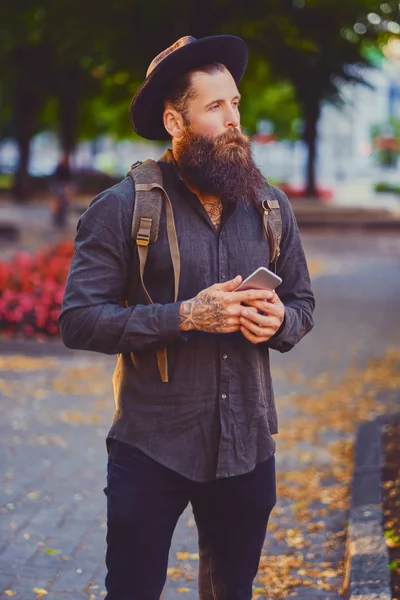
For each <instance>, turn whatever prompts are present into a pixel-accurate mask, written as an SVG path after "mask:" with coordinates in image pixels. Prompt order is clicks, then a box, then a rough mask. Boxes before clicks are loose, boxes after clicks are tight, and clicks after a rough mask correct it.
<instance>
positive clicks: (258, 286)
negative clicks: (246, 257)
mask: <svg viewBox="0 0 400 600" xmlns="http://www.w3.org/2000/svg"><path fill="white" fill-rule="evenodd" d="M280 283H282V279H281V278H280V277H279V276H278V275H276V274H275V273H273V272H272V271H270V270H269V269H267V268H265V267H259V268H258V269H256V270H255V271H254V273H252V274H251V275H249V276H248V277H247V278H246V279H244V280H243V281H242V283H241V284H240V285H239V287H237V288H236V290H235V292H243V291H245V290H274V289H275V288H276V287H277V286H278V285H279V284H280Z"/></svg>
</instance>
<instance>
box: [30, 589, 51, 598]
mask: <svg viewBox="0 0 400 600" xmlns="http://www.w3.org/2000/svg"><path fill="white" fill-rule="evenodd" d="M32 592H35V594H37V595H38V597H39V598H38V600H39V599H40V598H41V597H42V596H47V594H48V593H49V592H48V591H47V590H45V589H44V588H33V589H32Z"/></svg>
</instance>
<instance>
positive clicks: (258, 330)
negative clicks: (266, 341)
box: [240, 318, 273, 337]
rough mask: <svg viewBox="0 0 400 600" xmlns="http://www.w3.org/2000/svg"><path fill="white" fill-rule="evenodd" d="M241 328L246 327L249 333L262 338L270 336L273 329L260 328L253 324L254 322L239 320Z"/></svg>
mask: <svg viewBox="0 0 400 600" xmlns="http://www.w3.org/2000/svg"><path fill="white" fill-rule="evenodd" d="M240 325H241V327H246V329H248V330H249V331H250V332H251V333H253V334H254V335H256V336H257V337H264V336H270V335H272V331H273V328H272V327H260V325H257V324H256V323H254V321H250V319H244V318H241V319H240Z"/></svg>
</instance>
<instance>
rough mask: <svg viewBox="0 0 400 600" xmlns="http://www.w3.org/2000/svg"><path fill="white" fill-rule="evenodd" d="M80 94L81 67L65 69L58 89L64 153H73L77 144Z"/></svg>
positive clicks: (60, 133)
mask: <svg viewBox="0 0 400 600" xmlns="http://www.w3.org/2000/svg"><path fill="white" fill-rule="evenodd" d="M80 94H81V73H80V72H79V69H75V68H67V69H65V71H63V77H62V80H61V85H60V86H59V91H58V96H59V97H58V114H59V135H60V142H61V147H62V149H63V152H64V154H71V153H72V152H73V151H74V150H75V147H76V144H77V140H78V127H79V101H80Z"/></svg>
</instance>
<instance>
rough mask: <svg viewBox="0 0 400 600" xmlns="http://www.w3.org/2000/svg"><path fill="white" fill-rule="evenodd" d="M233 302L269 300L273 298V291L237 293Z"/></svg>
mask: <svg viewBox="0 0 400 600" xmlns="http://www.w3.org/2000/svg"><path fill="white" fill-rule="evenodd" d="M233 296H234V297H233V298H232V301H233V302H245V303H248V302H251V301H253V300H269V299H270V298H272V291H271V290H246V291H244V292H235V294H233Z"/></svg>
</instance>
